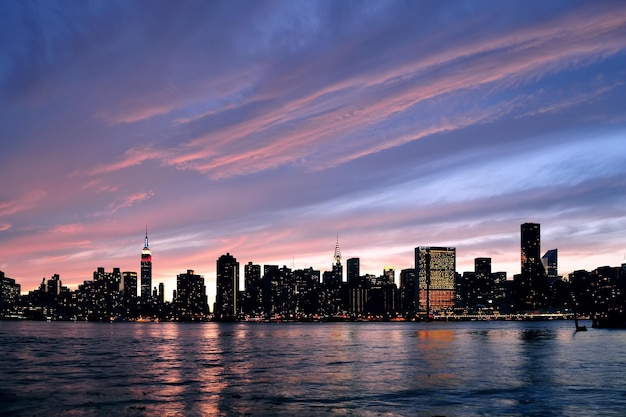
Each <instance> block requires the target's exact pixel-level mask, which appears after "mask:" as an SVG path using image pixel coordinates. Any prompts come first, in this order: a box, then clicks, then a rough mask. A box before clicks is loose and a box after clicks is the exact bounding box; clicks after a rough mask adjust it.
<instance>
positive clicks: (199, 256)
mask: <svg viewBox="0 0 626 417" xmlns="http://www.w3.org/2000/svg"><path fill="white" fill-rule="evenodd" d="M0 38H1V39H3V40H4V42H3V44H2V46H0V50H1V51H2V54H0V126H2V133H1V134H0V137H1V138H2V139H1V141H2V148H1V152H0V165H1V166H2V175H1V177H0V178H1V187H0V270H2V271H4V272H5V273H6V275H7V276H10V277H12V278H14V279H16V281H17V282H18V283H20V284H21V285H22V291H23V292H28V291H30V290H33V289H35V288H36V287H37V286H38V285H39V283H40V282H41V280H42V278H43V277H50V276H52V275H53V274H59V275H60V277H61V280H62V282H63V284H64V285H66V286H69V287H70V288H75V287H76V286H77V285H78V284H80V283H82V282H83V281H84V280H89V279H91V278H92V274H93V271H94V270H95V269H96V268H97V267H100V266H102V267H105V268H106V269H107V270H111V269H112V268H113V267H119V268H120V269H122V270H123V271H139V269H140V260H141V251H142V248H143V244H144V234H145V228H146V225H148V230H149V236H150V249H151V251H152V274H153V275H152V282H153V283H154V285H158V283H159V282H164V283H165V290H166V298H167V299H171V297H172V291H173V290H174V289H175V286H176V275H177V274H180V273H184V272H185V271H186V270H188V269H192V270H195V272H196V273H197V274H200V275H203V276H204V277H205V278H206V287H207V291H208V293H209V299H212V298H213V296H214V294H215V265H216V260H217V258H218V257H219V256H220V255H223V254H225V253H227V252H229V253H231V254H232V255H233V256H235V257H236V258H237V260H238V261H239V262H240V263H242V264H244V263H247V262H249V261H252V262H254V263H257V264H262V265H263V264H278V265H281V266H282V265H287V266H289V267H292V266H293V267H294V268H307V267H309V266H313V267H314V268H316V269H321V270H322V271H323V270H330V269H331V264H332V261H333V252H334V248H335V243H336V240H337V236H339V244H340V246H341V253H342V255H343V258H344V259H347V258H350V257H359V258H360V259H361V271H362V272H363V273H372V274H381V273H382V271H383V268H384V267H385V266H386V265H392V266H393V267H394V268H395V270H396V271H397V272H396V277H397V276H398V274H399V271H400V270H401V269H404V268H411V267H413V262H414V257H413V253H414V248H415V247H417V246H445V247H448V246H449V247H455V248H456V256H457V260H456V265H457V271H458V272H463V271H469V270H473V265H474V258H476V257H490V258H492V262H493V270H494V271H506V272H507V274H508V276H509V278H512V276H513V275H514V274H517V273H519V272H520V224H522V223H525V222H536V223H540V224H541V230H542V236H541V243H542V251H543V252H545V251H546V250H548V249H552V248H558V253H559V273H560V274H567V273H569V272H572V271H574V270H578V269H587V270H592V269H594V268H596V267H598V266H603V265H611V266H617V265H619V264H621V263H622V262H626V261H624V257H625V253H626V240H625V236H626V234H625V232H626V211H625V207H626V204H625V203H626V163H625V162H626V106H624V103H625V98H626V70H625V68H626V3H624V2H617V1H593V2H592V1H569V0H568V1H550V2H523V1H518V2H494V1H491V2H481V1H472V2H454V1H447V2H421V1H409V2H400V1H387V2H381V1H372V2H369V1H359V2H354V3H353V2H343V1H284V2H281V1H271V2H265V1H235V2H233V1H225V2H218V1H182V2H178V1H151V2H140V1H122V2H113V1H110V2H109V1H106V2H104V1H102V2H84V1H64V2H62V3H61V2H59V3H55V2H41V3H39V2H31V1H2V2H0ZM242 278H243V277H242Z"/></svg>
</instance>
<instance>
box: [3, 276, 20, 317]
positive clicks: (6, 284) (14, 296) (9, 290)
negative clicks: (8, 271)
mask: <svg viewBox="0 0 626 417" xmlns="http://www.w3.org/2000/svg"><path fill="white" fill-rule="evenodd" d="M20 291H21V285H20V284H16V283H15V280H14V279H13V278H9V277H7V276H5V275H4V272H2V271H0V317H2V316H8V315H11V314H12V313H15V311H16V310H15V309H16V308H17V306H18V304H19V299H20Z"/></svg>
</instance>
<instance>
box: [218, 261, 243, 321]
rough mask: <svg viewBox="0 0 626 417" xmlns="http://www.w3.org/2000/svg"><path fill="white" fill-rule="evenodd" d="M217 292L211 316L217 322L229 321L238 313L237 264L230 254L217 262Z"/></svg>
mask: <svg viewBox="0 0 626 417" xmlns="http://www.w3.org/2000/svg"><path fill="white" fill-rule="evenodd" d="M216 274H217V277H216V285H217V292H216V296H215V307H214V309H213V314H214V315H215V318H216V319H218V320H231V319H235V318H236V317H237V314H238V313H239V306H238V302H237V301H238V300H237V298H238V296H239V262H237V259H235V257H234V256H232V255H231V254H230V253H226V255H222V256H220V257H219V258H218V260H217V270H216Z"/></svg>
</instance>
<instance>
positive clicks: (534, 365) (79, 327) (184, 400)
mask: <svg viewBox="0 0 626 417" xmlns="http://www.w3.org/2000/svg"><path fill="white" fill-rule="evenodd" d="M584 324H587V326H588V327H590V326H589V325H590V323H584ZM625 365H626V331H622V330H600V329H591V328H590V329H589V331H587V332H578V333H576V332H574V324H573V322H571V321H563V320H553V321H542V322H522V321H508V322H504V321H491V322H454V323H452V322H451V323H446V322H436V323H189V324H182V323H112V324H109V323H106V324H105V323H72V322H33V321H0V377H1V379H0V388H1V389H0V415H2V416H251V417H252V416H297V417H305V416H589V415H595V416H600V415H605V416H611V415H614V416H623V415H625V413H626V368H625Z"/></svg>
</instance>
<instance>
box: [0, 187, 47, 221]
mask: <svg viewBox="0 0 626 417" xmlns="http://www.w3.org/2000/svg"><path fill="white" fill-rule="evenodd" d="M46 194H47V193H46V192H45V191H43V190H34V191H30V192H28V193H26V194H24V195H22V196H20V197H19V198H18V199H17V200H13V201H0V217H1V216H8V215H11V214H16V213H20V212H22V211H27V210H30V209H32V208H35V207H37V205H38V204H39V203H40V202H41V200H43V198H44V197H45V196H46Z"/></svg>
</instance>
